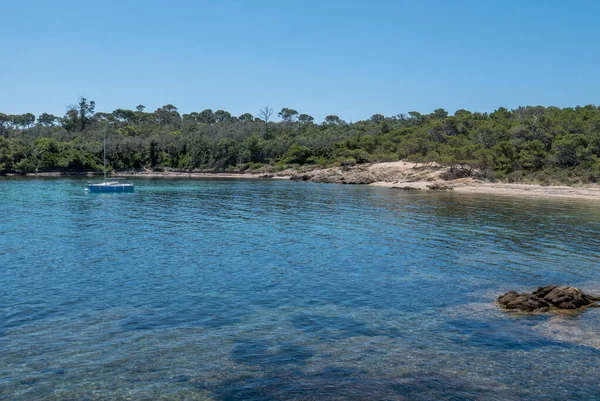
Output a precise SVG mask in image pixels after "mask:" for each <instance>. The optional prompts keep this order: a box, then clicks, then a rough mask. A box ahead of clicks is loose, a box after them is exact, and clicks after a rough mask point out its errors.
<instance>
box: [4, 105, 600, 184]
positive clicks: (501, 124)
mask: <svg viewBox="0 0 600 401" xmlns="http://www.w3.org/2000/svg"><path fill="white" fill-rule="evenodd" d="M94 107H95V104H94V102H92V101H88V100H87V99H85V98H81V99H79V102H78V103H77V104H76V105H75V106H71V107H70V108H69V109H68V111H67V113H66V114H65V116H64V117H62V118H58V117H56V116H53V115H51V114H48V113H43V114H42V115H40V116H39V118H38V119H37V124H35V125H34V122H35V116H34V115H33V114H31V113H25V114H22V115H21V114H19V115H9V114H4V113H0V174H7V173H26V172H33V171H91V170H101V169H102V138H103V132H102V129H103V127H104V125H105V124H106V123H109V135H108V137H109V140H108V143H107V163H108V167H109V169H141V168H154V169H178V170H212V171H231V170H232V169H237V170H246V169H257V168H261V169H265V170H266V171H267V170H269V169H270V170H271V171H273V170H280V169H283V168H285V167H286V166H287V165H288V164H292V165H304V164H314V165H320V166H326V165H334V164H338V165H342V166H348V165H353V164H359V163H370V162H378V161H394V160H399V159H408V160H413V161H417V162H419V163H432V162H438V163H441V164H443V165H447V166H449V167H450V168H451V170H452V171H453V172H455V173H456V174H455V175H456V176H458V175H461V174H477V175H478V176H479V177H484V178H488V179H504V180H509V181H513V182H532V181H539V182H542V183H558V182H564V183H582V182H597V181H598V178H599V177H600V162H599V160H600V110H599V109H598V108H597V107H595V106H583V107H575V108H564V109H559V108H556V107H547V108H545V107H540V106H534V107H519V108H518V109H515V110H507V109H505V108H498V109H497V110H496V111H494V112H492V113H490V114H486V113H471V112H469V111H467V110H457V111H456V112H455V113H454V115H452V116H449V114H448V113H447V112H446V111H445V110H444V109H437V110H435V111H433V112H432V113H429V114H421V113H419V112H416V111H411V112H409V113H408V114H407V115H404V114H398V115H397V116H393V117H386V116H384V115H382V114H374V115H373V116H371V117H370V118H369V119H367V120H364V121H358V122H355V123H350V124H347V123H345V122H344V121H343V120H342V119H341V118H340V117H338V116H336V115H333V114H330V115H327V117H325V121H324V122H323V124H314V119H313V117H311V116H310V115H308V114H302V113H299V112H298V111H296V110H293V109H289V108H283V109H281V111H280V112H279V113H278V116H279V117H280V119H281V121H280V122H273V121H271V119H270V118H271V116H272V113H273V109H272V108H271V107H265V108H263V109H261V110H259V111H258V118H255V117H254V116H253V115H252V114H250V113H244V114H242V115H240V116H239V117H235V116H232V115H231V114H230V113H229V112H227V111H225V110H217V111H216V112H213V111H212V110H211V109H205V110H202V111H192V112H190V113H188V114H184V115H183V116H182V115H180V114H179V112H178V110H177V108H176V107H175V106H173V105H171V104H167V105H164V106H163V107H160V108H159V109H157V110H156V111H154V112H148V113H147V112H145V111H144V110H145V107H144V106H143V105H139V106H137V107H136V108H135V111H132V110H129V109H125V108H124V109H116V110H114V111H113V112H112V113H104V112H96V113H94Z"/></svg>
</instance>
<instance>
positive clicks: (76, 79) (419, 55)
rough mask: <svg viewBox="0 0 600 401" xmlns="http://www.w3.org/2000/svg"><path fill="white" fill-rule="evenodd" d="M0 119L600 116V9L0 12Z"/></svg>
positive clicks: (315, 4) (51, 4)
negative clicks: (573, 112) (159, 114)
mask: <svg viewBox="0 0 600 401" xmlns="http://www.w3.org/2000/svg"><path fill="white" fill-rule="evenodd" d="M0 10H1V11H2V15H3V16H2V23H0V47H1V48H2V56H1V57H0V112H2V113H5V114H23V113H27V112H31V113H34V114H35V115H36V116H37V115H39V114H41V113H44V112H47V113H52V114H55V115H58V116H62V115H64V113H65V111H66V107H67V105H69V104H74V103H76V102H77V99H78V98H79V97H80V96H85V97H86V98H87V99H88V100H94V101H95V102H96V111H104V112H112V111H113V110H115V109H117V108H124V109H135V107H136V106H137V105H139V104H142V105H144V106H146V111H153V110H155V109H157V108H158V107H161V106H163V105H165V104H173V105H175V106H176V107H177V108H178V109H179V111H180V113H182V114H183V113H190V112H192V111H198V112H199V111H202V110H204V109H207V108H211V109H213V111H214V110H218V109H223V110H227V111H229V112H230V113H232V114H233V115H236V116H239V115H241V114H243V113H246V112H249V113H251V114H253V115H255V116H256V115H257V114H258V111H259V110H260V109H261V108H263V107H264V106H270V107H273V108H274V109H275V111H276V112H278V111H279V110H281V109H282V108H284V107H286V108H291V109H295V110H297V111H298V112H299V113H306V114H310V115H312V116H314V117H315V120H316V121H322V120H323V118H324V117H325V116H326V115H329V114H335V115H338V116H339V117H340V118H342V119H344V120H346V121H349V122H350V121H358V120H363V119H367V118H369V117H370V116H371V115H373V114H376V113H378V114H384V115H386V116H393V115H396V114H398V113H407V112H408V111H418V112H420V113H430V112H432V111H433V110H434V109H437V108H444V109H446V110H447V111H449V112H450V113H451V114H452V113H454V111H456V110H457V109H467V110H471V111H480V112H491V111H493V110H495V109H497V108H498V107H506V108H509V109H513V108H517V107H519V106H525V105H544V106H558V107H574V106H577V105H586V104H599V103H600V101H599V100H598V96H600V79H599V78H598V76H599V73H600V68H599V67H600V24H599V23H598V22H597V18H598V16H600V2H598V1H593V0H592V1H588V0H580V1H572V2H566V1H559V0H544V1H542V0H519V1H513V0H504V1H498V0H477V1H475V0H473V1H471V0H456V1H443V0H440V1H434V0H421V1H415V0H410V1H403V0H370V1H353V0H345V1H341V0H339V1H338V0H321V1H313V0H307V1H298V2H285V1H267V0H265V1H261V0H253V1H250V0H246V1H227V0H223V1H202V0H197V1H188V0H181V1H158V0H145V1H137V0H130V1H112V0H111V1H101V0H99V1H94V2H83V1H80V0H79V1H63V0H53V1H32V0H20V1H13V0H0Z"/></svg>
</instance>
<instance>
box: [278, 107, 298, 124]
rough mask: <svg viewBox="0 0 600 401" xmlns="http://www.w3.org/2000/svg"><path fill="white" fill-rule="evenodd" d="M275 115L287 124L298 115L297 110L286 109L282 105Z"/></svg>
mask: <svg viewBox="0 0 600 401" xmlns="http://www.w3.org/2000/svg"><path fill="white" fill-rule="evenodd" d="M277 115H278V116H279V118H281V119H282V120H283V122H284V123H287V124H289V123H292V122H294V119H295V118H296V117H297V116H298V112H297V111H296V110H294V109H288V108H285V107H284V108H283V109H281V111H280V112H279V113H278V114H277Z"/></svg>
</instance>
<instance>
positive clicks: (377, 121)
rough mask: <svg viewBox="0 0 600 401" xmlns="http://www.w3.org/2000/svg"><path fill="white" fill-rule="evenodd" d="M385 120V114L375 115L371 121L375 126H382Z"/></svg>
mask: <svg viewBox="0 0 600 401" xmlns="http://www.w3.org/2000/svg"><path fill="white" fill-rule="evenodd" d="M384 119H385V116H384V115H383V114H373V115H372V116H371V121H373V122H374V123H375V124H381V123H382V122H383V120H384Z"/></svg>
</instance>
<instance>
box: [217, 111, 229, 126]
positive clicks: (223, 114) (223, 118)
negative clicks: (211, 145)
mask: <svg viewBox="0 0 600 401" xmlns="http://www.w3.org/2000/svg"><path fill="white" fill-rule="evenodd" d="M230 120H231V113H229V112H228V111H225V110H217V111H215V121H216V122H218V123H226V122H228V121H230Z"/></svg>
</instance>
